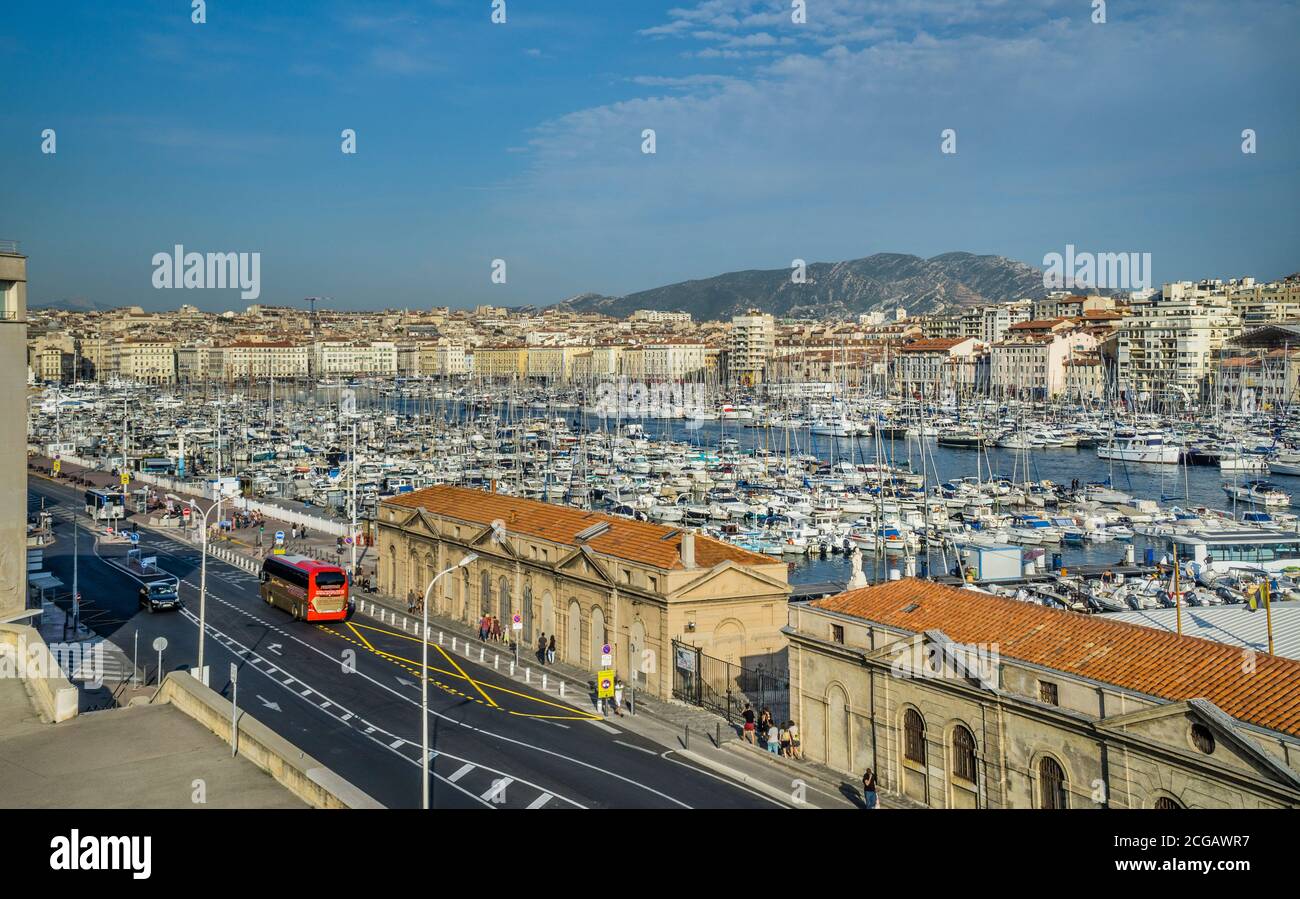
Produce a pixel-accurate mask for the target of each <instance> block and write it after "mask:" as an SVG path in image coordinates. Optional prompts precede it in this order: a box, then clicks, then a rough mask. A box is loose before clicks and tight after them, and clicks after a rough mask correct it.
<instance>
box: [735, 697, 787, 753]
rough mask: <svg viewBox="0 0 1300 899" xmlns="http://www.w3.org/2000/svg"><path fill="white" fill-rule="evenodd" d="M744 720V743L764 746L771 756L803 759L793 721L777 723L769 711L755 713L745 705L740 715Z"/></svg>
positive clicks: (748, 705)
mask: <svg viewBox="0 0 1300 899" xmlns="http://www.w3.org/2000/svg"><path fill="white" fill-rule="evenodd" d="M740 715H741V718H742V719H743V720H744V730H743V735H744V738H745V742H746V743H751V744H755V745H758V746H764V747H766V748H767V751H768V752H770V753H772V754H773V755H779V756H782V757H783V758H788V759H802V758H803V741H802V740H801V739H800V738H799V725H798V724H796V723H795V722H794V721H793V720H789V721H786V722H784V723H778V722H777V721H776V720H775V719H773V717H772V711H771V710H770V709H766V708H765V709H763V710H762V711H760V712H757V713H756V712H755V711H754V707H753V706H752V705H750V704H749V703H745V708H744V709H743V710H742V711H741V713H740Z"/></svg>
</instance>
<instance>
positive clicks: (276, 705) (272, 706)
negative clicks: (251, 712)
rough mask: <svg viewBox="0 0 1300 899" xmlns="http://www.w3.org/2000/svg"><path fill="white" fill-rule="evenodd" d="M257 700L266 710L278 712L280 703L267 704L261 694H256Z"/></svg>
mask: <svg viewBox="0 0 1300 899" xmlns="http://www.w3.org/2000/svg"><path fill="white" fill-rule="evenodd" d="M257 698H258V699H260V700H261V702H262V705H264V706H266V707H267V708H268V709H270V710H271V711H273V712H278V711H280V703H278V702H267V701H266V697H265V696H263V695H262V694H261V693H258V694H257Z"/></svg>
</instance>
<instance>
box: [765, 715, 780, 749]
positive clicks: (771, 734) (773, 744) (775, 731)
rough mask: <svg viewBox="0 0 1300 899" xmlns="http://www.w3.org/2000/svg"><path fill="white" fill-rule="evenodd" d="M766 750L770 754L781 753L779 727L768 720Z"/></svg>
mask: <svg viewBox="0 0 1300 899" xmlns="http://www.w3.org/2000/svg"><path fill="white" fill-rule="evenodd" d="M767 751H768V752H770V753H772V755H780V754H781V728H779V727H777V726H776V722H774V721H770V720H769V721H768V723H767Z"/></svg>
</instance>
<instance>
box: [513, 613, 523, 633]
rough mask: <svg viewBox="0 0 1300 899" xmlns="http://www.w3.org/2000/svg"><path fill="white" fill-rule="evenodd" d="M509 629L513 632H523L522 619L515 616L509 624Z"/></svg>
mask: <svg viewBox="0 0 1300 899" xmlns="http://www.w3.org/2000/svg"><path fill="white" fill-rule="evenodd" d="M511 627H512V628H513V629H514V630H517V631H521V630H523V629H524V619H523V618H521V617H519V616H518V615H516V616H515V617H514V620H513V621H512V622H511Z"/></svg>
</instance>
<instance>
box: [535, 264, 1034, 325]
mask: <svg viewBox="0 0 1300 899" xmlns="http://www.w3.org/2000/svg"><path fill="white" fill-rule="evenodd" d="M793 273H794V272H793V268H779V269H766V270H762V269H753V270H750V271H743V272H727V273H725V274H721V275H715V276H714V277H712V278H705V279H702V280H697V281H681V282H679V283H677V284H669V285H666V286H664V287H655V288H652V289H650V290H642V291H639V292H637V293H630V294H628V295H627V296H622V297H608V296H601V295H600V294H594V293H587V294H580V295H578V296H575V297H570V298H569V299H567V300H564V301H563V302H561V303H557V304H555V306H553V307H551V308H558V309H566V310H571V311H574V312H597V313H602V314H605V315H612V316H615V317H618V318H625V317H627V316H629V315H631V314H632V313H633V312H635V311H637V310H638V309H657V310H662V311H668V312H689V313H691V315H692V316H694V318H695V320H696V321H713V320H718V319H727V318H730V317H731V316H733V315H737V314H740V313H743V312H745V311H746V310H748V309H758V310H761V311H763V312H770V313H772V314H773V315H776V316H779V317H793V318H802V317H813V318H852V317H855V316H857V315H858V314H859V313H863V312H874V311H883V312H893V310H895V309H896V308H898V307H900V306H901V307H902V308H904V309H906V310H907V312H908V314H909V315H918V314H922V313H929V312H942V311H944V310H949V309H953V308H957V307H961V306H970V305H976V304H979V303H992V302H999V301H1002V300H1013V299H1019V298H1021V297H1031V298H1035V299H1036V298H1039V297H1042V296H1043V295H1045V294H1046V292H1047V291H1046V289H1045V288H1044V287H1043V272H1042V270H1041V269H1038V268H1034V267H1033V266H1030V265H1026V264H1025V263H1023V262H1018V261H1016V260H1014V259H1008V258H1007V257H1005V256H976V255H975V254H973V253H943V254H942V255H939V256H932V257H930V258H929V259H924V258H922V257H920V256H911V255H907V254H903V253H876V254H875V255H873V256H867V257H865V258H863V259H851V260H848V261H845V262H813V263H810V264H808V266H807V269H806V277H805V278H804V283H795V281H794V279H793V277H792V275H793Z"/></svg>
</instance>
